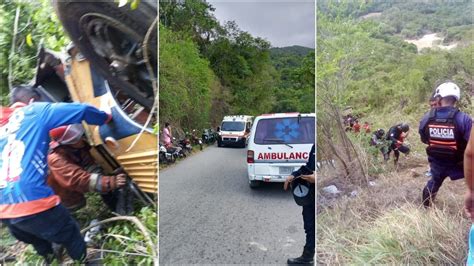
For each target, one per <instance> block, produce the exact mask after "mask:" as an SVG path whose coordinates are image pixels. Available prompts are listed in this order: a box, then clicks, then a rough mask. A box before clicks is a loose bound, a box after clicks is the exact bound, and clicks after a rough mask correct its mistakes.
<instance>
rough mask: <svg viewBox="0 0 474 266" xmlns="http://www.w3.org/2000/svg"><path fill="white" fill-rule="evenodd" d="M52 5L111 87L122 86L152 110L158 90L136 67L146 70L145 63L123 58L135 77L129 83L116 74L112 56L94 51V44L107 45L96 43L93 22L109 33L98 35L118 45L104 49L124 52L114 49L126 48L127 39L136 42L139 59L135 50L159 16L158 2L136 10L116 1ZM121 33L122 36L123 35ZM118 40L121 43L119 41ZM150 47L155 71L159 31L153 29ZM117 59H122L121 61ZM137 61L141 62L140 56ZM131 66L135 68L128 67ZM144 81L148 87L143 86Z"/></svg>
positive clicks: (63, 0)
mask: <svg viewBox="0 0 474 266" xmlns="http://www.w3.org/2000/svg"><path fill="white" fill-rule="evenodd" d="M53 6H54V8H55V10H56V13H57V15H58V18H59V20H60V21H61V23H62V25H63V27H64V29H65V30H66V32H67V33H68V35H69V37H70V38H71V40H72V41H73V42H74V44H75V45H76V47H78V48H79V50H80V51H81V53H82V54H83V55H84V56H85V57H86V58H87V59H88V60H89V61H90V63H91V65H92V66H93V67H94V70H96V71H97V72H99V73H100V74H101V75H102V76H103V77H104V78H105V79H106V80H107V81H108V82H109V84H110V85H111V87H112V88H120V89H123V91H124V92H125V93H127V94H128V95H129V96H130V98H132V99H134V100H135V101H136V102H138V103H139V104H141V105H142V106H144V107H145V108H146V109H148V110H150V109H151V108H152V106H153V103H154V98H155V94H156V92H154V90H153V88H152V86H151V82H150V83H146V80H140V78H139V75H138V73H139V72H135V70H137V69H140V70H141V71H145V69H146V68H145V69H144V64H143V63H140V67H138V63H137V66H132V65H133V64H124V63H123V62H122V61H120V62H122V63H121V64H120V66H121V67H124V68H126V70H127V71H126V73H127V74H130V75H131V76H133V77H136V78H133V79H131V80H132V81H130V82H129V81H127V79H123V78H120V77H119V75H121V74H114V73H113V71H114V70H112V68H113V67H111V62H110V61H112V60H113V59H112V58H110V57H107V55H99V53H98V52H97V51H96V50H95V47H99V49H100V47H102V48H104V46H103V45H98V44H97V42H94V43H95V44H96V46H94V44H93V38H92V39H91V38H90V37H91V34H90V33H91V32H94V30H97V28H96V26H93V24H94V23H97V24H96V25H104V26H102V27H101V29H104V31H106V34H98V35H100V36H102V37H103V36H106V37H107V38H109V41H110V43H113V44H114V45H115V46H114V48H113V49H109V48H107V49H104V50H102V51H110V53H113V54H114V55H121V54H120V53H119V52H118V51H116V50H115V49H119V48H118V47H119V46H122V48H123V49H126V48H125V47H123V46H124V42H127V41H128V40H130V41H129V43H136V46H133V47H135V48H131V49H130V51H131V52H133V51H135V53H132V54H133V55H135V54H138V55H137V58H139V57H140V56H141V55H140V52H138V51H137V50H134V49H139V46H141V45H140V44H143V41H144V39H145V35H146V34H147V32H148V29H149V28H150V26H151V25H152V24H153V22H154V20H155V19H156V18H157V6H156V2H154V1H149V0H147V1H143V0H142V1H141V2H140V4H139V5H138V8H137V9H135V10H131V9H130V4H127V5H125V6H123V7H118V4H117V3H114V2H113V1H110V2H101V1H95V0H89V1H87V0H86V1H84V0H53ZM100 23H102V24H100ZM155 27H156V26H155ZM155 29H156V28H155ZM111 32H112V33H116V34H112V33H111ZM92 35H93V34H92ZM100 36H99V37H100ZM120 36H122V37H123V38H120ZM119 42H121V43H120V44H119ZM148 47H149V49H148V50H149V58H150V63H151V65H152V66H153V67H154V68H155V70H154V71H156V65H157V64H156V58H157V57H156V55H157V36H156V30H152V34H151V35H150V38H149V42H148ZM132 57H133V56H132ZM115 61H116V62H119V60H114V62H115ZM134 62H138V59H137V60H136V61H134ZM129 66H132V67H131V68H130V69H128V67H129ZM137 71H138V70H137ZM122 74H123V73H122ZM155 77H156V75H155ZM139 82H141V83H139ZM143 82H145V83H143ZM143 84H145V85H146V86H141V85H143ZM142 88H144V89H142Z"/></svg>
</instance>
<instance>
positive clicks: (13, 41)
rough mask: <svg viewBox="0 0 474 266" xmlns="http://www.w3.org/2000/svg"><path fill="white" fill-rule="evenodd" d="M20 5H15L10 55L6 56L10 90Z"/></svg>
mask: <svg viewBox="0 0 474 266" xmlns="http://www.w3.org/2000/svg"><path fill="white" fill-rule="evenodd" d="M20 11H21V7H20V5H18V6H17V7H16V14H15V23H14V24H13V39H12V47H11V49H10V56H8V88H9V89H10V90H12V88H13V56H14V55H15V45H16V35H17V33H18V21H19V19H20Z"/></svg>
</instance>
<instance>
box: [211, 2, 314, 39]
mask: <svg viewBox="0 0 474 266" xmlns="http://www.w3.org/2000/svg"><path fill="white" fill-rule="evenodd" d="M208 2H209V3H210V4H211V5H212V6H213V7H215V8H216V11H215V12H214V15H215V16H216V18H217V19H218V20H219V21H220V22H221V24H222V23H223V22H224V21H230V20H234V21H235V22H236V23H237V25H239V28H240V29H242V30H244V31H247V32H249V33H251V34H252V35H253V36H256V37H261V38H263V39H266V40H267V41H270V43H271V44H272V46H273V47H283V46H291V45H301V46H306V47H310V48H314V26H315V15H314V0H293V1H291V0H286V1H285V0H253V1H252V0H240V1H239V0H208Z"/></svg>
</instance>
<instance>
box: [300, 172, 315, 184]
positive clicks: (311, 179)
mask: <svg viewBox="0 0 474 266" xmlns="http://www.w3.org/2000/svg"><path fill="white" fill-rule="evenodd" d="M301 178H302V179H304V180H306V181H308V182H309V183H311V184H314V183H316V174H315V172H314V171H313V173H312V174H311V175H302V176H301Z"/></svg>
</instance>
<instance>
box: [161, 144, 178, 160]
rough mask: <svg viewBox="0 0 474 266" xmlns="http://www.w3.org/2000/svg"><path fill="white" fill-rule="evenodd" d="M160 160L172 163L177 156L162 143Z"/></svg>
mask: <svg viewBox="0 0 474 266" xmlns="http://www.w3.org/2000/svg"><path fill="white" fill-rule="evenodd" d="M159 161H160V162H162V163H166V164H171V163H174V162H175V161H176V157H175V156H173V154H172V153H171V152H168V150H167V149H166V147H165V145H163V144H161V143H160V152H159Z"/></svg>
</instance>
